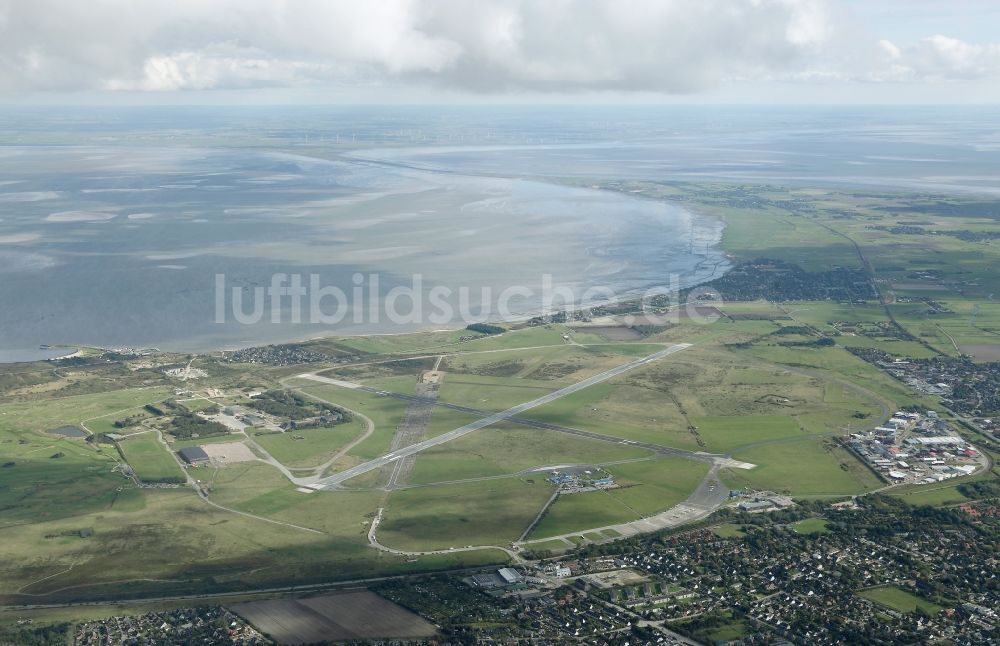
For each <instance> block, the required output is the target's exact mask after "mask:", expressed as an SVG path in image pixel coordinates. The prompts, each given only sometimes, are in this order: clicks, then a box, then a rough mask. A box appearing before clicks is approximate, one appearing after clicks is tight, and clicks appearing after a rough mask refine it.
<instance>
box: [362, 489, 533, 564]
mask: <svg viewBox="0 0 1000 646" xmlns="http://www.w3.org/2000/svg"><path fill="white" fill-rule="evenodd" d="M551 494H552V487H551V486H550V485H548V483H543V482H541V481H536V482H534V483H529V482H526V481H524V480H518V479H505V480H489V481H486V482H471V483H465V484H457V485H441V486H436V487H427V488H423V487H420V488H416V489H407V490H405V491H398V492H394V493H393V494H391V495H390V496H389V501H388V503H387V505H386V512H385V518H384V520H383V521H382V525H381V526H380V527H379V540H380V541H381V542H382V543H383V544H384V545H387V546H389V547H393V548H397V549H406V550H435V549H448V548H450V547H463V546H465V545H507V544H509V543H510V542H511V541H513V540H516V539H517V538H518V537H519V536H520V535H521V532H523V531H524V530H525V529H526V528H527V527H528V524H529V523H530V522H531V521H532V519H533V518H534V517H535V515H536V514H538V511H539V510H540V509H541V508H542V504H543V503H544V502H545V501H546V500H547V499H548V498H549V496H550V495H551Z"/></svg>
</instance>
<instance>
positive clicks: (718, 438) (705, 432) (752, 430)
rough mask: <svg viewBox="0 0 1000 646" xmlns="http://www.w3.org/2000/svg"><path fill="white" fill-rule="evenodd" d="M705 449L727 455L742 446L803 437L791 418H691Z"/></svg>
mask: <svg viewBox="0 0 1000 646" xmlns="http://www.w3.org/2000/svg"><path fill="white" fill-rule="evenodd" d="M692 422H694V424H695V426H696V427H697V429H698V434H699V435H700V436H701V437H702V438H704V440H705V444H706V448H708V449H709V450H711V451H716V452H719V453H724V452H728V451H731V450H732V449H734V448H736V447H740V446H747V445H750V444H758V443H761V442H767V441H768V440H781V439H785V438H795V437H798V436H801V435H802V434H803V431H802V429H801V428H800V427H799V424H798V422H796V421H795V419H794V418H791V417H776V416H770V415H768V416H760V417H750V416H747V417H695V418H692Z"/></svg>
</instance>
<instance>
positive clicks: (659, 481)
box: [528, 458, 708, 540]
mask: <svg viewBox="0 0 1000 646" xmlns="http://www.w3.org/2000/svg"><path fill="white" fill-rule="evenodd" d="M607 469H608V471H610V472H611V473H612V474H614V476H615V480H616V483H618V484H619V485H620V487H619V488H614V489H605V490H601V491H590V492H585V493H575V494H570V495H561V496H559V497H558V498H557V499H556V501H555V502H554V503H553V504H552V506H551V507H549V509H548V511H547V513H546V514H545V516H544V517H543V518H542V520H541V522H539V523H538V525H537V526H536V527H535V529H534V530H533V531H532V533H531V535H530V536H529V537H528V538H529V539H532V540H534V539H538V538H545V537H548V536H558V535H560V534H569V533H571V532H581V531H584V530H586V529H588V528H593V527H603V526H606V525H616V524H619V523H625V522H629V521H632V520H638V519H639V518H643V517H645V516H651V515H653V514H656V513H658V512H661V511H663V510H665V509H669V508H670V507H673V506H674V505H676V504H678V503H680V502H682V501H683V500H684V499H685V498H687V497H688V496H689V495H690V494H691V493H692V492H693V491H694V489H695V487H697V486H698V483H699V482H701V480H702V478H704V477H705V474H706V473H707V472H708V465H707V464H705V463H703V462H697V461H694V460H684V459H681V458H664V459H657V460H648V461H643V462H632V463H629V464H618V465H614V466H610V467H608V468H607Z"/></svg>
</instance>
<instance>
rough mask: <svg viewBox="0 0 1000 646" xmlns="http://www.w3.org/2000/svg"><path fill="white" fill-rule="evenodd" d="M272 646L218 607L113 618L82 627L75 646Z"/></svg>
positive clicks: (252, 629) (78, 632)
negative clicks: (183, 645) (194, 645)
mask: <svg viewBox="0 0 1000 646" xmlns="http://www.w3.org/2000/svg"><path fill="white" fill-rule="evenodd" d="M272 643H273V642H272V641H271V640H269V639H267V638H265V637H264V636H263V635H262V634H260V633H259V632H258V631H257V630H256V629H254V628H253V627H252V626H250V625H249V624H247V623H246V622H245V621H243V620H242V619H240V618H239V617H237V616H236V615H234V614H233V613H231V612H229V611H228V610H226V609H225V608H221V607H218V606H199V607H197V608H180V609H178V610H170V611H167V612H150V613H148V614H145V615H138V616H121V617H109V618H107V619H100V620H97V621H90V622H87V623H83V624H80V625H79V626H77V629H76V633H75V635H74V636H73V644H74V646H112V645H114V646H140V645H145V644H163V645H165V646H166V645H171V646H172V645H174V644H176V645H178V646H180V645H181V644H229V645H232V646H264V645H265V644H267V645H269V644H272Z"/></svg>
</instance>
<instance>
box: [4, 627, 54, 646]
mask: <svg viewBox="0 0 1000 646" xmlns="http://www.w3.org/2000/svg"><path fill="white" fill-rule="evenodd" d="M69 631H70V624H68V623H62V624H52V625H49V626H38V627H32V626H16V627H14V626H9V627H4V628H0V644H17V645H18V646H55V645H56V644H58V645H59V646H63V645H64V644H66V643H68V641H69V636H70V632H69Z"/></svg>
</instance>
